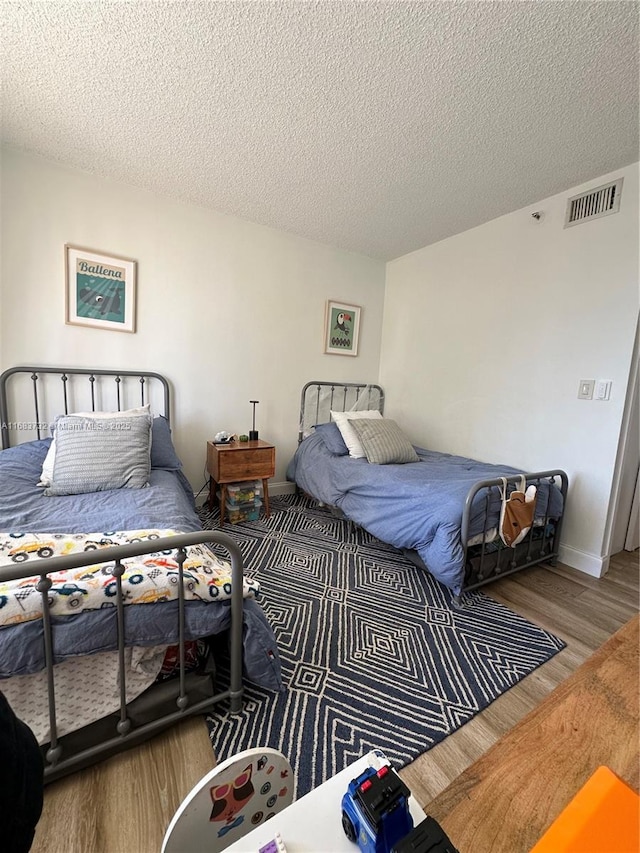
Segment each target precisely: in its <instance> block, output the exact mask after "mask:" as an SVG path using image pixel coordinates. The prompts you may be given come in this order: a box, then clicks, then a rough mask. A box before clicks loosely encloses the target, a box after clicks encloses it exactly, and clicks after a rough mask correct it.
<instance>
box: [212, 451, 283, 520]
mask: <svg viewBox="0 0 640 853" xmlns="http://www.w3.org/2000/svg"><path fill="white" fill-rule="evenodd" d="M207 472H208V474H209V476H210V478H211V479H210V480H209V509H212V508H213V504H214V501H215V497H216V487H217V486H220V527H222V526H223V525H224V512H225V507H226V503H227V483H246V482H247V481H248V480H262V489H263V492H264V511H265V513H266V516H267V518H269V515H270V511H269V477H273V475H274V474H275V472H276V449H275V447H274V446H273V444H269V443H268V442H266V441H262V439H258V441H230V442H229V444H214V443H213V442H212V441H208V442H207Z"/></svg>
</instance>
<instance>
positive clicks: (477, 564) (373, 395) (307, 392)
mask: <svg viewBox="0 0 640 853" xmlns="http://www.w3.org/2000/svg"><path fill="white" fill-rule="evenodd" d="M354 408H357V409H378V410H379V411H380V413H381V414H382V413H383V410H384V391H383V389H382V388H381V387H380V386H379V385H375V384H374V385H371V384H367V383H364V382H325V381H318V380H314V381H312V382H307V384H306V385H305V386H304V387H303V389H302V392H301V395H300V421H299V429H298V444H299V443H300V442H301V441H302V440H303V439H304V438H305V437H306V435H308V434H309V431H310V429H311V427H312V426H313V425H314V424H317V423H326V422H327V421H328V420H329V419H330V414H329V412H330V410H333V411H350V410H352V409H354ZM525 476H526V481H527V486H529V485H530V484H534V485H536V486H539V484H540V483H541V482H542V481H543V480H553V482H554V484H555V485H557V486H558V487H559V488H560V491H561V493H562V499H563V507H564V509H563V515H562V516H561V517H560V518H559V519H550V518H549V517H548V516H545V518H544V519H543V522H542V523H541V524H538V525H536V526H534V527H532V528H531V530H530V531H529V533H528V534H527V536H526V537H525V538H524V540H523V541H522V542H521V543H520V544H519V545H517V546H516V547H515V548H508V547H506V546H503V544H502V540H501V539H500V537H499V536H498V537H493V538H492V537H491V536H490V532H491V531H490V528H488V527H487V519H488V515H487V514H486V513H485V526H484V529H483V532H482V535H481V540H480V541H479V542H476V543H475V544H473V545H469V544H468V542H469V535H468V531H469V527H470V519H471V508H472V505H473V503H474V501H475V500H476V498H477V496H478V494H480V495H481V499H484V501H485V507H486V508H487V509H488V507H489V502H490V493H491V489H492V488H494V487H496V486H497V487H502V485H503V481H502V478H497V479H491V480H482V481H479V482H477V483H474V484H473V486H472V487H471V488H470V489H469V492H468V494H467V497H466V500H465V504H464V508H463V512H462V524H461V530H460V538H461V542H462V546H463V550H464V566H465V578H464V583H463V587H462V591H461V594H460V595H459V596H456V597H455V601H456V603H458V604H460V603H461V601H462V598H461V597H462V595H463V594H464V593H465V592H469V591H471V590H473V589H477V588H479V587H482V586H484V585H485V584H488V583H491V582H492V581H494V580H497V579H498V578H502V577H506V576H507V575H510V574H513V573H514V572H518V571H521V570H522V569H525V568H528V567H529V566H534V565H536V564H537V563H549V564H550V565H552V566H553V565H556V563H557V561H558V555H559V549H560V536H561V533H562V522H563V517H564V512H565V511H566V499H567V492H568V488H569V479H568V477H567V474H566V473H565V472H564V471H563V470H561V469H559V468H555V469H552V470H549V471H534V472H530V473H527V474H526V475H525ZM506 480H507V483H508V484H519V483H520V482H521V478H520V476H519V475H516V476H509V477H506ZM482 496H484V497H482ZM310 497H312V498H314V499H315V496H313V495H311V496H310ZM476 506H477V504H476ZM329 509H330V510H331V511H332V512H333V513H334V514H335V515H336V516H338V517H340V518H343V519H344V520H345V521H347V522H348V523H349V524H350V525H351V524H353V523H354V522H353V521H352V520H351V519H349V518H347V516H345V514H344V513H343V512H342V510H341V509H339V508H337V507H329ZM404 553H405V555H406V556H407V558H408V559H409V560H410V561H411V562H412V563H413V564H414V565H416V566H419V567H420V568H422V569H426V570H427V571H428V570H429V567H428V566H426V565H425V563H424V561H423V560H422V558H421V557H420V556H419V554H418V553H417V552H416V551H413V550H411V549H404Z"/></svg>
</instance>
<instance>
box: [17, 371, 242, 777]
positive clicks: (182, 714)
mask: <svg viewBox="0 0 640 853" xmlns="http://www.w3.org/2000/svg"><path fill="white" fill-rule="evenodd" d="M24 374H29V375H30V379H31V383H32V396H33V400H32V404H31V405H32V406H33V408H31V411H33V412H35V419H34V420H29V419H28V418H27V419H24V420H16V421H10V420H9V409H10V408H13V406H12V403H13V402H14V401H16V400H17V398H16V397H15V396H13V395H12V393H11V391H13V389H11V391H10V390H9V388H8V380H10V379H12V378H13V377H15V376H21V375H24ZM49 375H53V376H57V381H61V383H62V384H61V386H60V387H59V389H58V390H61V392H62V404H61V406H62V409H60V408H58V410H57V414H60V413H61V411H64V412H65V413H68V411H69V401H70V399H71V397H72V394H71V393H70V392H71V384H72V383H73V382H75V381H76V379H77V378H79V377H84V378H85V381H86V380H88V382H89V383H90V389H89V396H90V399H91V403H92V405H91V410H92V411H96V402H97V401H98V400H99V399H100V398H101V397H102V396H103V394H102V393H98V388H99V385H100V384H101V383H102V382H103V379H104V378H110V379H111V380H113V381H114V382H115V394H114V396H115V401H116V407H115V408H116V410H117V411H121V410H122V408H124V406H123V401H124V400H125V399H126V397H127V395H126V393H125V390H124V386H125V384H126V383H127V382H128V381H136V382H138V383H139V384H140V390H139V394H140V399H141V401H142V403H143V404H144V403H145V402H146V401H147V400H148V398H149V396H151V395H150V385H151V383H153V382H156V383H157V384H159V388H160V395H161V398H162V400H163V406H164V413H165V415H166V416H167V417H168V416H169V409H170V388H169V383H168V381H167V380H166V379H165V378H164V377H163V376H161V375H160V374H157V373H150V372H136V371H122V370H121V371H116V370H106V369H105V370H103V369H98V370H85V369H79V368H69V369H63V368H54V367H14V368H11V369H9V370H6V371H4V373H2V374H0V426H1V432H2V447H3V450H4V449H7V448H8V447H10V446H11V436H12V432H13V431H14V430H21V431H22V430H26V431H27V432H28V433H32V432H35V434H36V435H37V437H38V438H41V434H42V432H43V431H44V432H46V429H47V423H46V415H45V408H44V407H45V404H46V409H47V410H48V411H55V408H54V406H55V405H56V404H55V403H53V402H52V401H51V400H50V399H47V400H46V401H45V396H48V395H45V393H44V390H43V387H42V386H41V385H39V383H40V382H41V380H42V377H43V376H49ZM104 390H105V389H104V388H103V389H101V392H102V391H104ZM112 390H114V389H112ZM54 396H55V395H54ZM58 399H59V398H58ZM18 443H20V442H18ZM214 543H215V544H216V545H220V546H222V547H223V548H224V549H225V550H226V551H227V553H228V555H229V557H230V562H231V579H232V593H231V604H230V607H231V627H230V630H229V635H230V636H229V642H230V651H229V653H230V675H229V687H228V689H225V690H222V691H219V692H217V693H214V692H213V689H211V690H210V695H207V696H206V698H197V692H194V691H193V690H192V695H191V697H190V689H191V688H193V687H194V684H193V681H192V679H191V678H190V673H187V671H186V660H185V658H186V655H185V606H186V602H185V598H184V584H183V579H184V578H183V565H184V561H185V559H186V558H187V553H188V551H187V549H188V548H189V546H191V545H198V544H214ZM173 549H176V555H175V559H176V562H177V563H178V575H179V583H178V646H179V660H178V675H177V676H176V679H175V682H176V683H177V697H176V698H175V701H174V703H173V704H174V707H173V708H172V709H171V710H169V711H166V710H162V711H159V712H158V713H157V715H154V714H152V715H151V716H152V719H150V720H148V721H146V722H142V723H140V724H134V723H133V722H132V719H131V713H130V708H131V706H130V705H127V702H126V675H125V645H126V638H125V624H124V606H125V605H124V596H123V592H122V575H123V573H124V571H125V566H124V565H123V560H125V559H127V558H129V557H137V556H140V555H143V554H148V553H151V552H157V551H159V550H161V551H162V550H173ZM100 561H101V562H105V563H111V562H113V563H114V569H113V572H112V573H113V575H114V577H115V578H116V587H117V592H116V602H115V606H116V625H117V652H118V657H119V683H120V709H119V715H118V717H119V718H118V720H117V723H115V724H114V726H113V730H112V731H111V732H110V734H109V735H108V736H106V737H104V735H102V734H101V739H100V741H99V742H97V743H91V744H89V745H85V744H82V745H81V746H79V747H78V748H73V747H67V746H66V740H67V738H72V737H73V734H74V733H71V735H65V736H63V737H62V738H59V737H58V725H57V721H56V694H55V667H54V640H53V635H54V625H53V623H52V618H51V609H50V605H49V597H48V591H49V589H50V588H51V586H52V581H51V579H50V578H49V575H50V574H51V573H53V572H58V571H62V570H65V569H76V568H81V567H83V566H89V565H95V562H96V555H95V552H83V553H79V554H70V555H69V556H64V557H52V558H50V559H48V560H47V561H46V562H45V561H38V563H37V567H38V571H37V572H35V571H34V564H33V563H30V564H29V565H28V566H25V565H22V566H19V565H15V566H5V567H0V581H10V580H21V579H23V578H27V577H33V576H34V574H37V575H38V576H39V582H38V585H37V589H38V591H39V592H40V593H41V596H42V607H43V642H44V652H45V664H46V679H47V693H48V703H49V709H48V710H49V721H50V735H51V739H50V743H49V745H48V747H47V748H46V749H45V756H44V757H45V771H44V775H45V782H51V781H53V780H54V779H58V778H60V777H62V776H64V775H66V774H68V773H71V772H73V771H75V770H78V769H80V768H81V767H85V766H88V765H89V764H92V763H94V762H95V761H98V760H100V759H102V758H106V757H108V756H110V755H113V754H115V753H117V752H120V751H122V750H123V749H126V748H128V747H129V746H133V745H135V744H137V743H140V742H141V741H143V740H145V739H146V738H148V737H150V736H152V735H153V734H156V733H157V732H159V731H160V730H162V729H164V728H166V727H168V726H171V725H173V724H174V723H176V722H178V721H180V720H181V719H184V718H186V717H187V716H190V715H193V714H197V713H203V712H205V711H208V710H210V709H211V707H212V706H213V705H214V704H216V703H218V702H221V701H223V700H226V699H228V700H229V702H230V712H231V713H232V714H237V713H239V712H240V710H241V707H242V697H243V684H242V665H243V644H242V635H243V595H242V593H243V582H242V581H243V577H242V576H243V561H242V554H241V552H240V549H239V548H238V546H237V545H236V543H235V542H234V541H233V539H231V537H230V536H228V535H227V534H225V533H221V532H218V531H210V530H207V531H200V532H195V533H184V534H178V535H175V536H171V537H165V538H161V539H155V540H153V541H151V542H149V541H146V542H134V543H130V544H127V545H118V546H114V547H109V548H104V549H103V550H101V551H100ZM213 606H215V605H213ZM0 630H7V629H5V628H3V629H0ZM158 687H164V685H158ZM1 688H2V682H1V681H0V689H1ZM152 690H154V686H152V687H151V688H149V691H152ZM160 692H161V693H162V700H163V709H166V698H167V691H166V689H163V690H162V691H160V690H158V693H160ZM194 696H195V697H196V698H193V697H194ZM134 702H135V700H134ZM158 707H160V703H158Z"/></svg>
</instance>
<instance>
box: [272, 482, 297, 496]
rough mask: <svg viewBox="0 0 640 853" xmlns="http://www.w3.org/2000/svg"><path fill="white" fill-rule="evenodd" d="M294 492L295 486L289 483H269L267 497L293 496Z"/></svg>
mask: <svg viewBox="0 0 640 853" xmlns="http://www.w3.org/2000/svg"><path fill="white" fill-rule="evenodd" d="M295 491H296V484H295V483H289V482H288V481H286V480H285V482H284V483H269V496H271V495H293V494H295Z"/></svg>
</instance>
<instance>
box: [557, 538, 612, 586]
mask: <svg viewBox="0 0 640 853" xmlns="http://www.w3.org/2000/svg"><path fill="white" fill-rule="evenodd" d="M558 559H559V560H560V562H561V563H564V564H565V565H566V566H571V568H572V569H577V570H578V571H579V572H584V573H585V575H591V577H594V578H601V577H602V576H603V575H604V574H605V573H606V571H607V569H608V568H609V557H600V556H597V555H596V554H588V553H587V552H586V551H579V550H578V549H577V548H571V547H569V546H568V545H560V554H559V556H558Z"/></svg>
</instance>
